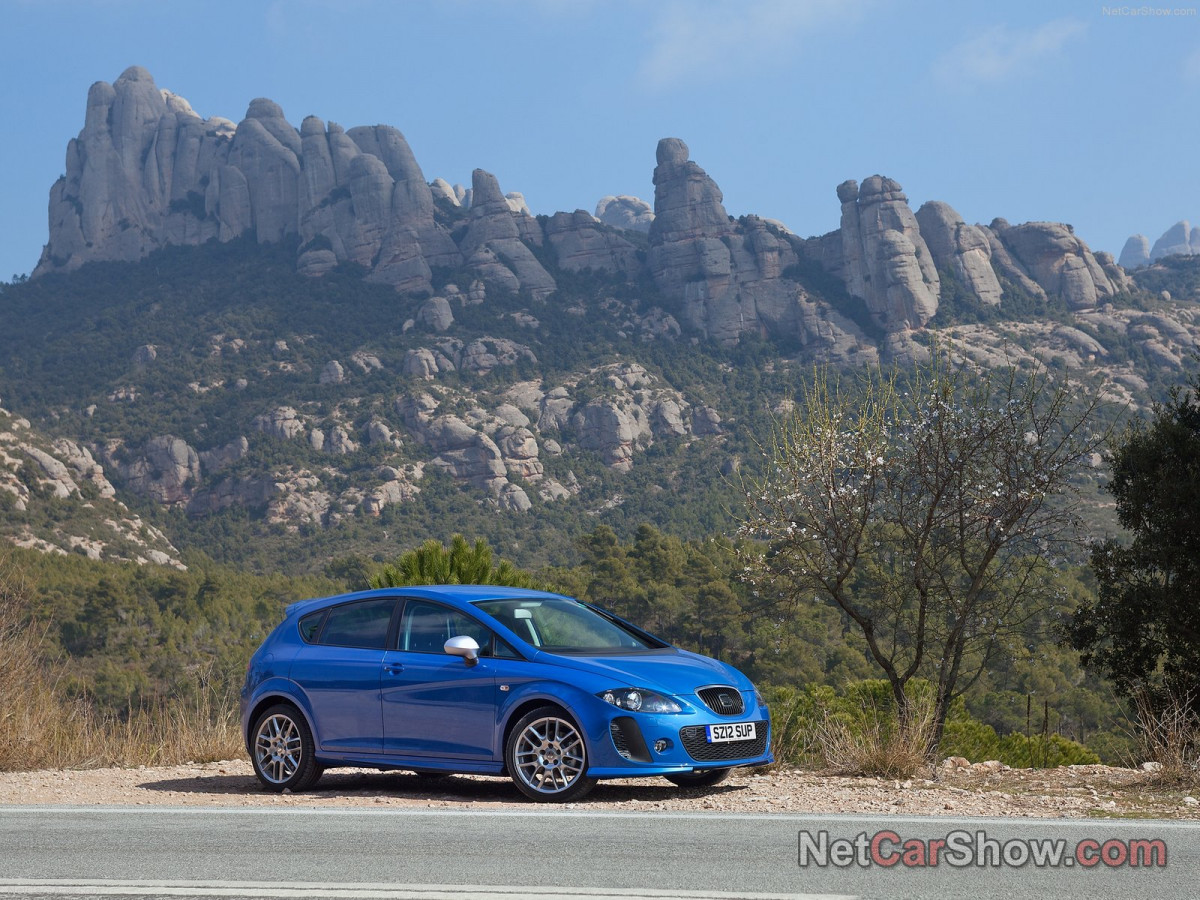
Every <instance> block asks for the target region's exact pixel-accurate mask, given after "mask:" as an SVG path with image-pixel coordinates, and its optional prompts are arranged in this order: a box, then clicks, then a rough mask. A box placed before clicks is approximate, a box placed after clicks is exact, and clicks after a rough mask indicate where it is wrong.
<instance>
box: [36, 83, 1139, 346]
mask: <svg viewBox="0 0 1200 900" xmlns="http://www.w3.org/2000/svg"><path fill="white" fill-rule="evenodd" d="M657 163H658V164H657V166H656V168H655V169H654V175H653V181H654V206H653V210H651V209H649V207H648V204H646V203H645V202H643V201H640V200H638V199H637V198H635V197H628V196H623V197H606V198H604V199H602V200H601V201H600V203H599V204H598V205H597V209H596V216H592V215H590V214H589V213H587V212H584V211H582V210H577V211H575V212H574V213H557V214H555V215H554V216H550V217H542V218H535V217H534V216H532V215H531V214H530V213H529V210H528V207H527V206H526V204H525V202H524V199H523V198H522V197H521V195H520V194H516V193H509V194H507V195H506V194H504V193H503V192H502V191H501V189H500V186H499V183H498V182H497V180H496V178H495V177H494V176H493V175H491V174H489V173H487V172H484V171H482V170H476V171H475V173H474V175H473V177H472V184H471V189H470V191H467V190H466V189H464V188H462V187H461V186H457V187H451V186H450V185H449V184H447V183H446V182H445V181H444V180H443V179H435V180H434V181H433V182H432V183H429V182H427V181H426V179H425V176H424V174H423V172H422V170H421V167H420V166H419V165H418V163H417V161H416V159H415V157H414V156H413V153H412V151H411V149H410V148H409V146H408V143H407V142H406V141H405V139H404V136H403V135H402V134H401V133H400V132H399V131H397V130H396V129H395V128H392V127H390V126H385V125H375V126H360V127H356V128H351V129H349V131H346V130H344V129H342V127H341V126H339V125H337V124H335V123H332V122H331V123H328V124H327V123H324V122H322V121H321V120H320V119H317V118H315V117H312V116H310V117H308V118H306V119H305V120H304V122H303V123H302V124H301V126H300V128H299V129H296V128H294V127H293V126H292V125H291V124H290V123H289V122H288V121H287V119H286V118H285V116H284V114H283V111H282V110H281V109H280V108H279V106H278V105H277V104H275V103H273V102H272V101H270V100H266V99H257V100H254V101H252V102H251V103H250V106H249V108H248V109H247V110H246V115H245V117H244V118H243V119H242V120H241V122H239V123H238V124H237V125H234V124H233V123H232V122H231V121H229V120H227V119H223V118H217V117H214V118H209V119H202V118H201V117H200V116H199V115H197V114H196V113H195V111H193V109H192V108H191V106H190V105H189V104H188V102H187V101H186V100H184V99H183V98H181V97H179V96H177V95H175V94H172V93H171V92H169V91H164V90H160V89H159V88H158V87H157V86H156V85H155V83H154V80H153V79H152V78H151V76H150V74H149V73H148V72H146V71H145V70H144V69H141V68H138V67H136V66H135V67H132V68H130V69H127V70H126V71H125V72H124V73H122V75H121V76H120V77H119V78H118V79H117V80H116V82H114V83H113V84H111V85H110V84H108V83H106V82H97V83H96V84H94V85H93V86H92V88H91V90H90V91H89V93H88V104H87V115H86V118H85V122H84V127H83V130H82V131H81V132H80V134H79V136H78V137H77V138H75V139H74V140H72V141H71V142H70V143H69V144H68V147H67V172H66V174H65V175H64V176H63V178H61V179H60V180H59V181H58V182H56V183H55V185H54V186H53V188H52V189H51V192H50V239H49V243H48V244H47V245H46V249H45V252H44V253H43V256H42V260H41V262H40V264H39V266H38V268H37V270H36V273H35V274H44V273H46V272H50V271H57V270H71V269H74V268H77V267H78V266H80V265H82V264H83V263H85V262H88V261H95V260H133V259H139V258H141V257H143V256H145V255H146V254H147V253H149V252H152V251H153V250H154V249H156V248H159V247H163V246H166V245H169V244H174V245H180V244H202V243H204V242H206V241H208V240H212V239H216V240H219V241H229V240H232V239H234V238H237V237H240V236H245V235H252V236H253V237H254V238H255V239H256V240H258V241H259V242H261V243H273V242H279V241H282V240H284V239H285V238H289V237H291V238H295V239H296V240H298V242H299V247H298V250H297V259H296V266H297V269H298V270H299V271H300V272H301V273H303V274H306V275H312V276H320V275H323V274H325V273H327V272H329V271H331V270H332V269H333V268H334V267H335V266H338V265H341V264H345V263H354V264H357V265H360V266H362V267H363V268H365V269H367V270H369V275H368V276H367V277H368V278H369V279H371V280H374V281H378V282H381V283H385V284H389V285H392V286H394V287H395V288H396V289H397V290H398V291H400V292H402V293H406V294H425V295H428V294H430V293H432V291H433V280H432V278H433V272H434V270H435V269H447V268H449V269H456V268H465V269H466V270H468V271H469V272H470V273H471V274H472V275H473V276H474V277H477V278H479V279H481V280H482V281H484V282H486V283H488V284H490V285H492V286H493V287H494V288H497V289H500V290H505V291H508V292H512V293H524V294H527V295H529V296H530V297H532V298H534V299H542V298H545V297H548V296H550V295H551V294H553V293H554V292H555V291H556V290H557V287H558V285H557V283H556V281H555V278H554V277H553V276H552V275H551V274H550V273H549V272H548V271H547V270H546V267H545V265H544V264H543V257H544V256H545V255H546V253H548V252H552V253H553V255H554V257H555V259H556V261H557V264H558V265H559V266H560V267H561V268H563V269H565V270H567V271H571V272H578V271H583V270H586V269H591V270H593V271H596V272H603V273H607V274H610V275H616V276H620V277H624V278H628V279H631V280H633V279H636V278H637V277H638V276H640V275H643V274H644V275H648V276H649V277H651V278H653V280H654V281H655V283H656V284H657V285H658V286H659V288H660V289H661V290H662V291H663V293H664V294H666V295H667V296H669V297H671V298H673V299H676V300H678V301H680V302H682V304H683V311H684V319H685V324H686V325H687V326H688V327H690V328H691V329H694V330H695V331H697V332H699V333H700V334H702V335H704V336H705V337H708V338H714V339H716V340H718V341H721V342H725V343H732V342H736V341H737V340H738V339H739V337H740V336H741V335H742V334H745V333H753V334H768V335H771V336H775V337H782V338H786V339H789V340H798V341H800V342H801V343H803V344H804V345H806V346H810V347H812V348H813V349H814V350H815V351H818V352H820V353H822V354H823V355H825V356H827V357H828V358H832V359H845V358H846V357H847V355H848V354H862V353H866V356H862V357H859V358H867V357H869V356H871V354H872V352H873V348H874V349H879V346H882V349H883V350H884V351H885V352H886V351H895V350H897V349H902V348H903V347H905V346H907V336H908V333H910V332H912V331H914V330H919V329H921V328H923V327H924V326H925V325H927V323H928V322H929V321H930V320H931V319H932V318H933V317H934V316H935V315H936V313H937V309H938V302H939V297H940V295H941V282H940V277H941V276H940V274H939V270H949V271H951V272H953V273H954V275H955V277H956V278H958V279H959V280H960V281H961V282H962V285H963V287H964V289H965V290H966V291H967V293H968V294H970V295H971V296H973V297H974V298H975V299H976V300H977V301H978V302H979V303H981V304H986V305H997V304H1003V302H1004V294H1005V285H1011V286H1013V287H1015V289H1017V290H1019V291H1021V292H1024V293H1025V294H1031V295H1033V296H1035V297H1044V298H1047V299H1051V300H1054V301H1061V302H1063V303H1065V304H1066V306H1067V307H1068V308H1070V309H1089V308H1092V307H1094V306H1096V305H1097V304H1098V303H1102V302H1104V301H1105V300H1107V299H1110V298H1112V297H1113V296H1115V295H1116V294H1118V293H1119V292H1121V291H1127V290H1128V289H1129V282H1128V280H1127V278H1126V276H1125V274H1124V272H1123V271H1122V270H1121V269H1120V267H1118V266H1117V265H1115V264H1114V263H1113V261H1112V259H1111V257H1109V256H1107V255H1106V254H1093V253H1092V252H1091V251H1090V250H1089V249H1088V247H1087V245H1086V244H1084V243H1083V242H1082V241H1081V240H1079V239H1078V238H1077V237H1075V235H1074V234H1073V233H1072V232H1071V230H1070V227H1069V226H1065V225H1055V224H1051V223H1027V224H1025V225H1017V226H1009V225H1008V223H1006V222H1004V220H1002V219H997V220H995V221H994V222H992V223H991V225H990V226H979V225H968V224H966V223H965V222H963V221H962V219H961V217H960V216H958V214H957V213H955V212H954V210H953V209H952V208H950V207H949V206H947V205H946V204H944V203H930V204H926V206H925V207H923V208H922V209H923V210H924V212H922V211H920V210H919V211H918V213H917V214H914V213H913V211H912V210H911V208H910V207H909V203H908V199H907V197H906V196H905V195H904V192H903V190H902V189H901V187H900V185H899V183H897V182H896V181H894V180H893V179H890V178H885V177H883V176H880V175H873V176H871V177H870V178H867V179H866V180H865V181H864V182H863V183H862V186H861V188H860V187H859V185H858V183H857V182H854V181H847V182H845V183H843V184H841V185H839V186H838V188H837V196H838V200H839V201H840V203H841V228H839V229H838V230H837V231H834V232H832V233H830V234H827V235H824V236H823V237H819V238H813V239H809V240H805V239H803V238H800V237H797V236H796V235H794V234H792V233H790V232H789V231H787V230H786V229H785V228H782V227H780V226H779V225H778V224H776V223H771V222H768V221H767V220H764V219H760V218H757V217H754V216H746V217H743V218H742V219H741V220H739V221H736V222H735V221H733V220H732V219H731V218H730V217H729V215H728V213H727V212H726V210H725V208H724V206H723V205H722V196H721V191H720V188H719V187H717V184H716V183H715V182H714V181H713V180H712V179H711V178H710V177H709V176H708V174H707V173H706V172H705V171H704V170H703V169H702V168H701V167H700V166H699V165H698V164H697V163H695V162H694V161H692V160H691V159H690V158H689V152H688V148H687V145H686V144H684V143H683V141H681V140H679V139H677V138H666V139H664V140H662V141H660V142H659V146H658V152H657ZM623 231H624V232H625V233H628V232H630V231H632V232H635V233H642V232H645V233H646V234H647V236H648V238H649V248H648V251H647V252H646V253H645V255H644V259H643V258H642V256H641V255H640V254H639V253H638V249H639V246H638V242H636V241H634V240H631V238H630V237H625V236H623V235H622V232H623ZM934 247H936V250H935V249H934ZM802 260H815V261H816V262H817V263H818V264H819V265H820V266H821V267H823V268H824V269H825V270H826V271H828V272H829V273H832V274H833V275H834V276H835V277H837V278H838V279H840V280H841V281H842V283H843V284H844V286H845V290H846V292H847V293H848V295H849V296H850V297H852V298H854V299H856V300H858V301H861V302H862V303H864V304H865V305H866V309H867V311H868V313H869V315H870V319H871V322H872V323H873V325H874V326H877V327H878V328H880V329H882V330H883V332H884V333H885V334H886V335H887V337H886V338H885V340H884V341H882V342H879V341H877V340H875V339H873V338H871V337H869V336H868V335H867V334H865V333H864V332H863V330H862V329H861V328H860V327H858V326H857V325H856V324H855V323H854V322H853V321H851V320H850V319H849V318H848V317H847V316H846V315H845V314H844V313H845V310H839V309H837V308H836V304H831V303H830V302H828V298H826V297H822V296H820V295H819V294H816V293H814V292H813V291H810V290H806V289H805V288H804V286H803V284H802V282H801V281H799V280H796V279H792V278H789V277H788V275H787V273H788V270H789V268H790V267H793V266H796V265H797V264H798V263H800V262H801V261H802Z"/></svg>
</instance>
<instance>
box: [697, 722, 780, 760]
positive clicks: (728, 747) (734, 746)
mask: <svg viewBox="0 0 1200 900" xmlns="http://www.w3.org/2000/svg"><path fill="white" fill-rule="evenodd" d="M767 730H768V723H767V722H765V721H764V722H756V723H755V729H754V731H755V734H756V736H755V737H753V738H751V739H750V740H748V741H728V742H727V743H723V744H710V743H709V742H708V739H707V732H706V731H705V728H704V726H703V725H688V726H687V727H686V728H680V729H679V740H680V742H681V743H682V744H683V749H685V750H686V751H687V752H688V756H690V757H691V758H692V759H694V760H696V762H725V761H728V760H734V759H750V758H752V757H755V756H762V755H763V754H764V753H765V752H766V751H767Z"/></svg>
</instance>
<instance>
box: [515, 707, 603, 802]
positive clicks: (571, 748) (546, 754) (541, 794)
mask: <svg viewBox="0 0 1200 900" xmlns="http://www.w3.org/2000/svg"><path fill="white" fill-rule="evenodd" d="M504 762H505V765H506V766H507V767H508V773H509V776H510V777H511V778H512V780H513V784H515V785H516V786H517V790H519V791H520V792H521V793H522V794H524V795H525V796H526V797H528V798H529V799H530V800H537V801H539V802H542V803H567V802H569V801H571V800H578V799H579V798H580V797H582V796H584V795H585V794H587V793H588V791H590V790H591V789H592V788H594V787H595V786H596V779H595V778H589V777H588V776H587V774H586V772H587V767H588V761H587V745H586V744H585V743H584V740H583V735H582V734H580V732H579V729H578V728H577V727H576V725H575V723H574V722H572V721H571V719H570V717H569V716H568V715H567V714H566V712H565V711H564V710H562V709H560V708H559V707H557V706H543V707H540V708H538V709H535V710H533V711H532V712H530V713H528V714H526V715H524V716H522V717H521V720H520V721H519V722H517V724H516V726H515V727H514V728H513V729H512V731H511V732H509V735H508V741H507V742H506V743H505V747H504Z"/></svg>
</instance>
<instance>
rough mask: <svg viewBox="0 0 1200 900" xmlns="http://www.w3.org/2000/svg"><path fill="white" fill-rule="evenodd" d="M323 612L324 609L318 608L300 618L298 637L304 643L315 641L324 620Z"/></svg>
mask: <svg viewBox="0 0 1200 900" xmlns="http://www.w3.org/2000/svg"><path fill="white" fill-rule="evenodd" d="M325 612H326V610H323V609H319V610H317V611H316V612H314V613H309V614H308V615H307V616H305V617H304V618H302V619H301V620H300V637H302V638H303V639H304V643H306V644H311V643H313V642H315V641H316V639H317V632H318V631H320V630H321V623H322V622H324V621H325Z"/></svg>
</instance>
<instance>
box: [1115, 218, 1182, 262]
mask: <svg viewBox="0 0 1200 900" xmlns="http://www.w3.org/2000/svg"><path fill="white" fill-rule="evenodd" d="M1197 254H1200V228H1193V227H1192V226H1191V223H1189V222H1188V220H1187V219H1183V220H1182V221H1179V222H1176V223H1175V224H1174V225H1172V226H1171V227H1170V228H1168V229H1167V230H1166V231H1165V232H1163V235H1162V237H1160V238H1159V239H1158V240H1157V241H1155V242H1154V246H1153V247H1151V246H1150V239H1149V238H1148V237H1146V236H1145V235H1144V234H1135V235H1133V236H1132V237H1131V238H1130V239H1129V240H1127V241H1126V242H1125V246H1124V247H1123V248H1122V249H1121V259H1120V263H1121V266H1122V268H1125V269H1136V268H1138V267H1140V266H1145V265H1149V264H1150V263H1153V262H1158V261H1159V260H1160V259H1163V258H1164V257H1167V256H1195V255H1197Z"/></svg>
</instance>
